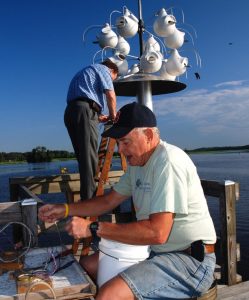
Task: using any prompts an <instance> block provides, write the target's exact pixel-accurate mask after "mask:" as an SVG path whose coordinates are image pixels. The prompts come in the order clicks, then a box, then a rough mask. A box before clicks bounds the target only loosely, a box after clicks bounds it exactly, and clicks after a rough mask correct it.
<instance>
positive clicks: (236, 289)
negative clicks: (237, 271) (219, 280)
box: [217, 281, 249, 300]
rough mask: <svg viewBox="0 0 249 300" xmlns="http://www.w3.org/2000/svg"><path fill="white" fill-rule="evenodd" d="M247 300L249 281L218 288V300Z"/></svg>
mask: <svg viewBox="0 0 249 300" xmlns="http://www.w3.org/2000/svg"><path fill="white" fill-rule="evenodd" d="M224 299H227V300H242V299H244V300H247V299H249V281H245V282H241V283H239V284H235V285H233V286H229V287H227V286H226V287H223V288H218V295H217V300H224Z"/></svg>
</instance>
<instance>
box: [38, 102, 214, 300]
mask: <svg viewBox="0 0 249 300" xmlns="http://www.w3.org/2000/svg"><path fill="white" fill-rule="evenodd" d="M117 115H118V116H119V118H117V120H116V123H114V125H113V126H112V127H111V128H110V129H108V130H107V131H105V132H104V134H103V135H104V136H107V137H112V138H116V139H117V142H118V147H119V151H120V152H122V153H123V154H124V155H125V156H126V158H127V161H128V164H129V168H128V170H127V172H126V173H125V174H124V175H123V176H122V177H121V179H120V181H119V182H118V183H117V184H116V185H115V186H114V187H113V190H112V191H111V192H110V193H109V194H105V195H103V196H100V197H95V198H93V199H90V200H86V201H84V202H82V203H75V204H70V205H69V206H68V205H67V204H65V205H63V204H55V205H45V206H43V207H41V208H40V210H39V217H40V218H41V219H42V220H44V221H50V222H54V221H55V220H57V219H59V218H63V217H64V216H68V215H70V216H99V215H101V214H103V213H105V212H108V211H111V210H112V209H113V208H115V207H117V206H118V205H120V204H121V203H122V202H123V201H124V200H125V199H127V198H128V197H130V196H132V197H133V201H134V207H135V211H136V217H137V221H134V222H131V223H125V224H124V223H123V224H116V223H108V222H93V223H92V222H91V221H90V220H87V219H83V218H79V217H73V218H72V220H71V222H70V223H68V225H67V227H66V229H67V231H68V233H69V234H70V235H73V236H74V237H75V238H80V237H88V236H90V235H91V233H93V235H95V234H96V235H97V236H99V237H100V238H105V239H110V240H114V241H118V242H122V243H127V244H133V245H150V246H151V254H150V257H149V258H148V259H146V260H144V261H142V262H139V263H137V264H134V265H133V266H131V267H129V268H127V269H126V270H124V271H122V272H121V273H119V274H118V275H117V276H115V277H113V278H112V279H110V280H109V281H107V282H106V283H105V284H104V285H103V286H101V287H100V289H99V291H98V294H97V297H96V300H134V299H139V300H142V299H147V300H149V299H161V300H162V299H163V300H166V299H184V298H190V297H195V296H200V295H201V294H202V293H205V292H206V291H207V290H208V289H209V287H210V286H211V284H212V282H213V273H214V269H215V253H214V244H215V242H216V234H215V229H214V225H213V222H212V219H211V216H210V214H209V211H208V206H207V202H206V199H205V196H204V193H203V190H202V186H201V182H200V178H199V176H198V174H197V171H196V167H195V166H194V164H193V162H192V161H191V159H190V158H189V156H188V155H187V154H186V153H185V152H184V151H183V150H181V149H179V148H178V147H176V146H173V145H170V144H168V143H166V142H164V141H162V140H160V136H159V131H158V129H157V127H156V126H157V122H156V118H155V115H154V114H153V112H152V111H151V110H150V109H149V108H147V107H146V106H143V105H141V104H138V103H135V102H134V103H132V104H127V105H125V106H123V107H122V108H121V109H120V111H119V112H118V114H117ZM81 264H82V266H83V267H84V269H85V270H86V271H87V272H88V273H89V275H90V276H91V277H92V278H96V273H97V267H98V253H97V252H96V253H95V254H93V255H92V256H87V257H84V259H83V260H81ZM110 267H111V266H110Z"/></svg>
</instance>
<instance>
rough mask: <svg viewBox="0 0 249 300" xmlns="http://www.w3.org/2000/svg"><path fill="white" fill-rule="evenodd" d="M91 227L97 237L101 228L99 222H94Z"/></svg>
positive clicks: (93, 235) (92, 232)
mask: <svg viewBox="0 0 249 300" xmlns="http://www.w3.org/2000/svg"><path fill="white" fill-rule="evenodd" d="M89 229H90V231H91V234H92V237H93V238H96V237H97V230H98V229H99V222H92V223H91V224H90V226H89Z"/></svg>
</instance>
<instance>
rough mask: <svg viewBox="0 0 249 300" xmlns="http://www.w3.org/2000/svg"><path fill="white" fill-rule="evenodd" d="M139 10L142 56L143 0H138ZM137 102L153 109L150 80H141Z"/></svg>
mask: <svg viewBox="0 0 249 300" xmlns="http://www.w3.org/2000/svg"><path fill="white" fill-rule="evenodd" d="M138 11H139V22H138V35H139V46H140V56H141V55H142V54H143V32H144V21H143V17H142V1H141V0H138ZM137 102H138V103H140V104H143V105H145V106H147V107H149V108H150V109H151V110H153V104H152V90H151V82H150V81H143V82H142V81H141V82H139V84H138V91H137Z"/></svg>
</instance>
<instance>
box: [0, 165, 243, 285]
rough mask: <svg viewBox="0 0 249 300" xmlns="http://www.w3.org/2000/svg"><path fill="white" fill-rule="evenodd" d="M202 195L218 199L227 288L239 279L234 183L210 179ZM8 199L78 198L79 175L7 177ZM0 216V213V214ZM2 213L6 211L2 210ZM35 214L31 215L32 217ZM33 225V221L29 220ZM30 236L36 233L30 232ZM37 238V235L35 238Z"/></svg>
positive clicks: (204, 183)
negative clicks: (56, 195)
mask: <svg viewBox="0 0 249 300" xmlns="http://www.w3.org/2000/svg"><path fill="white" fill-rule="evenodd" d="M121 174H122V172H120V171H116V172H115V171H112V172H110V174H109V175H110V176H109V181H108V182H107V183H106V185H105V188H110V187H111V186H112V185H113V184H115V182H117V181H118V180H119V177H120V175H121ZM201 183H202V186H203V189H204V193H205V195H206V196H212V197H216V198H218V202H219V218H220V222H221V232H220V249H217V250H218V251H220V254H221V255H220V256H221V257H222V261H221V263H220V265H221V282H222V283H224V284H227V285H233V284H236V283H238V281H240V280H241V277H240V276H238V274H237V257H238V256H239V255H238V245H237V240H236V200H238V198H239V185H238V183H235V182H231V181H225V182H217V181H210V180H201ZM9 185H10V200H11V201H14V202H17V201H18V200H20V199H24V198H33V199H35V200H36V201H37V202H40V201H41V200H40V199H39V198H38V197H37V195H39V194H48V193H59V192H62V193H65V194H66V195H67V199H69V201H72V200H75V199H76V200H77V199H78V197H79V187H80V181H79V174H64V175H58V176H47V177H26V178H24V177H21V178H20V177H19V178H10V181H9ZM1 212H2V213H4V210H1V204H0V213H1ZM5 212H6V210H5ZM34 216H35V218H36V217H37V215H35V214H34V215H33V217H34ZM32 223H34V221H32ZM33 232H34V234H35V233H36V231H35V230H33ZM36 238H37V236H36Z"/></svg>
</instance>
